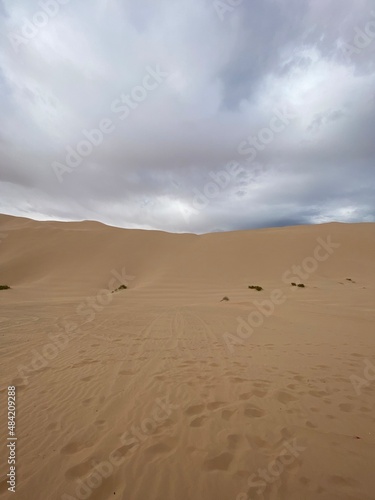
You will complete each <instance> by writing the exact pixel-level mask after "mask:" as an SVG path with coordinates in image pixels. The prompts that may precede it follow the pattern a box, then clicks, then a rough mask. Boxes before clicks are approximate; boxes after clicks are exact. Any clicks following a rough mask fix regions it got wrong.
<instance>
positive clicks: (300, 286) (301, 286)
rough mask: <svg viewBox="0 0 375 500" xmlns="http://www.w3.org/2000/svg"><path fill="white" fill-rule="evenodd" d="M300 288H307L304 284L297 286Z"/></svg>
mask: <svg viewBox="0 0 375 500" xmlns="http://www.w3.org/2000/svg"><path fill="white" fill-rule="evenodd" d="M297 286H298V287H299V288H305V285H304V284H303V283H300V284H299V285H297Z"/></svg>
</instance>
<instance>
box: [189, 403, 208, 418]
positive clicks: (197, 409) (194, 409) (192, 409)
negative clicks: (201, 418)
mask: <svg viewBox="0 0 375 500" xmlns="http://www.w3.org/2000/svg"><path fill="white" fill-rule="evenodd" d="M203 410H204V405H202V404H199V405H192V406H189V407H188V408H186V410H185V415H189V416H191V415H197V414H198V413H202V411H203Z"/></svg>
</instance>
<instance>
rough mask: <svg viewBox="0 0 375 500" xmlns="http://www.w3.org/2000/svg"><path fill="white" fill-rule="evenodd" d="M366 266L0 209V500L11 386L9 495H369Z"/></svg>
mask: <svg viewBox="0 0 375 500" xmlns="http://www.w3.org/2000/svg"><path fill="white" fill-rule="evenodd" d="M374 254H375V225H374V224H326V225H317V226H300V227H290V228H277V229H263V230H256V231H238V232H231V233H216V234H207V235H202V236H197V235H192V234H169V233H163V232H158V231H140V230H124V229H118V228H113V227H107V226H105V225H102V224H99V223H96V222H82V223H57V222H36V221H31V220H28V219H22V218H15V217H9V216H3V215H1V216H0V285H2V284H7V285H9V286H10V287H11V289H10V290H1V291H0V307H1V313H0V338H1V350H0V356H1V380H0V391H1V392H0V399H1V405H0V408H1V410H0V439H1V441H0V442H1V443H2V446H3V456H4V457H5V459H2V461H1V466H0V474H1V476H0V498H7V497H8V496H9V495H11V493H9V492H8V491H7V488H8V484H7V477H6V474H7V472H8V469H9V467H8V464H7V463H6V457H7V451H6V442H7V437H8V436H7V429H6V412H5V402H6V396H7V386H9V385H14V386H16V392H17V419H16V429H17V439H18V440H17V479H16V483H17V486H16V488H17V489H16V496H14V498H17V499H20V500H23V499H25V500H34V499H35V500H40V499H64V500H66V499H72V498H76V499H78V498H89V499H94V500H107V499H109V498H120V499H124V500H125V499H130V500H146V499H147V500H161V499H163V500H172V499H173V500H174V499H177V498H178V499H180V500H191V499H194V500H195V499H202V500H211V499H212V500H213V499H215V500H245V499H249V500H250V499H251V500H253V499H259V500H261V499H270V500H271V499H272V500H273V499H288V500H294V499H295V500H297V499H298V500H301V499H307V500H309V499H323V500H343V499H348V500H349V499H350V500H370V499H374V498H375V496H374V493H373V492H374V487H375V480H374V478H373V470H372V469H373V465H372V464H373V460H374V457H375V417H374V416H373V409H374V401H375V355H374V353H375V350H374V347H375V337H374V319H375V305H374V297H375V294H374V290H375V260H374ZM294 266H298V269H296V268H294ZM299 273H301V274H300V275H298V274H299ZM291 282H296V284H299V283H304V284H305V288H299V287H296V286H291ZM121 284H125V285H126V286H127V289H126V290H121V291H117V292H115V293H111V292H113V291H114V290H115V289H117V288H118V287H119V286H120V285H121ZM249 285H260V286H262V287H263V290H262V291H261V292H257V291H256V290H249V289H248V286H249ZM224 296H227V297H228V298H229V301H222V302H221V299H222V298H223V297H224ZM4 450H5V451H4Z"/></svg>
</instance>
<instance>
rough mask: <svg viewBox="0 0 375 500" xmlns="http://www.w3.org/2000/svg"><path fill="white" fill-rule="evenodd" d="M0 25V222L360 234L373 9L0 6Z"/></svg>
mask: <svg viewBox="0 0 375 500" xmlns="http://www.w3.org/2000/svg"><path fill="white" fill-rule="evenodd" d="M0 26H1V33H2V39H1V48H0V116H1V123H2V127H1V130H0V193H1V197H0V212H2V213H9V214H14V215H21V216H27V217H33V218H40V219H49V218H51V219H60V220H80V219H95V220H100V221H102V222H105V223H107V224H112V225H118V226H122V227H129V228H133V227H139V228H146V229H151V228H153V229H162V230H167V231H177V232H199V233H200V232H209V231H218V230H219V231H220V230H234V229H247V228H253V227H267V226H280V225H289V224H309V223H319V222H328V221H343V222H357V221H375V201H374V200H375V170H374V157H375V155H374V153H375V146H374V139H373V136H374V130H375V113H374V111H375V90H374V89H375V6H374V3H373V1H370V0H358V1H357V2H355V3H353V2H352V1H351V0H314V1H307V0H298V1H297V0H288V2H286V1H285V0H254V1H252V2H245V1H243V2H241V1H239V0H236V1H234V0H222V1H221V0H197V1H195V2H192V1H191V0H181V1H179V2H175V3H174V4H173V3H172V2H168V1H167V0H160V1H159V2H154V1H151V0H139V1H138V2H131V1H130V0H129V1H126V0H122V1H120V0H81V1H80V2H73V1H69V0H64V1H63V0H41V1H40V2H38V4H36V3H34V2H27V1H26V0H20V1H19V2H13V1H12V0H0ZM105 125H106V126H105Z"/></svg>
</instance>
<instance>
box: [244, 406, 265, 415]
mask: <svg viewBox="0 0 375 500" xmlns="http://www.w3.org/2000/svg"><path fill="white" fill-rule="evenodd" d="M244 414H245V416H246V417H249V418H260V417H264V415H265V414H266V412H265V411H264V410H262V409H261V408H258V407H257V406H249V407H247V408H245V410H244Z"/></svg>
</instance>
